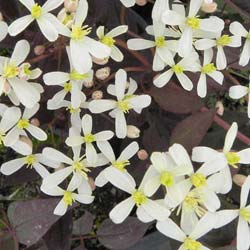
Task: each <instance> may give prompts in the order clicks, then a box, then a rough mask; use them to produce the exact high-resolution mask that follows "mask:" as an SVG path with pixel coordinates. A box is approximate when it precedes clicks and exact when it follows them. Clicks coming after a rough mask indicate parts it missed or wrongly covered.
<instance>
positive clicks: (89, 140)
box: [83, 134, 95, 143]
mask: <svg viewBox="0 0 250 250" xmlns="http://www.w3.org/2000/svg"><path fill="white" fill-rule="evenodd" d="M83 140H84V141H85V143H92V142H94V141H95V136H94V135H92V134H87V135H85V136H84V137H83Z"/></svg>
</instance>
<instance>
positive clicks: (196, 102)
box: [149, 83, 204, 114]
mask: <svg viewBox="0 0 250 250" xmlns="http://www.w3.org/2000/svg"><path fill="white" fill-rule="evenodd" d="M149 94H150V95H151V96H152V97H153V98H154V100H155V101H156V102H157V103H158V104H159V106H160V107H161V108H162V109H164V110H166V111H169V112H172V113H176V114H190V113H193V112H195V111H198V110H199V109H200V108H201V107H203V106H204V105H203V103H202V101H201V98H199V97H198V96H197V95H194V94H193V93H192V92H187V91H185V90H183V89H181V88H180V87H178V86H176V85H174V84H173V83H168V84H167V85H166V86H165V87H163V88H156V87H153V88H151V89H150V91H149Z"/></svg>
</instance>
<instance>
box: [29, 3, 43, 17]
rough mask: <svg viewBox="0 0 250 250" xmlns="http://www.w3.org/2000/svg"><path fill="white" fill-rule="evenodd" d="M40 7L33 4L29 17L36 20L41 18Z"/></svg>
mask: <svg viewBox="0 0 250 250" xmlns="http://www.w3.org/2000/svg"><path fill="white" fill-rule="evenodd" d="M42 11H43V9H42V7H41V6H40V5H39V4H37V3H36V4H35V5H34V6H33V7H32V8H31V16H32V17H33V18H35V19H38V18H39V17H41V15H42Z"/></svg>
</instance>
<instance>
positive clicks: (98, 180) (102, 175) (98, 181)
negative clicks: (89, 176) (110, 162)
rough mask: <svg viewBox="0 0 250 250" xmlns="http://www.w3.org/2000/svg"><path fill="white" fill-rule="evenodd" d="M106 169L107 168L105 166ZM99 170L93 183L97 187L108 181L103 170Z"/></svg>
mask: <svg viewBox="0 0 250 250" xmlns="http://www.w3.org/2000/svg"><path fill="white" fill-rule="evenodd" d="M106 169H107V168H106ZM106 169H104V170H103V171H101V173H100V174H99V175H98V176H97V177H96V178H95V185H96V186H97V187H103V186H104V185H106V184H107V183H108V180H107V179H106V177H105V170H106Z"/></svg>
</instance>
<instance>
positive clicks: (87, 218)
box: [72, 210, 94, 235]
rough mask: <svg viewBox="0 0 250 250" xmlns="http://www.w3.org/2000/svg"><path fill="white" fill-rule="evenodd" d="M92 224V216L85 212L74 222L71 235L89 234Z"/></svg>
mask: <svg viewBox="0 0 250 250" xmlns="http://www.w3.org/2000/svg"><path fill="white" fill-rule="evenodd" d="M93 223H94V216H93V215H92V214H91V213H90V212H88V211H86V210H85V213H84V215H83V216H82V217H80V218H79V219H77V220H75V221H74V223H73V232H72V233H73V234H75V235H86V234H89V233H90V232H91V230H92V227H93Z"/></svg>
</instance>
